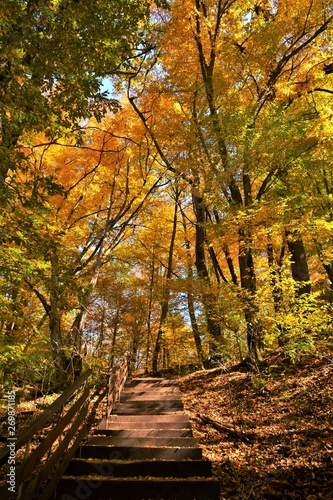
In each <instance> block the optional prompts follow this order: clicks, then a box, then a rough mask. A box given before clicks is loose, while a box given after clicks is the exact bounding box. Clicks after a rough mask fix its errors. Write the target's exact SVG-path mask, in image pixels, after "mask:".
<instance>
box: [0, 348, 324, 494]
mask: <svg viewBox="0 0 333 500" xmlns="http://www.w3.org/2000/svg"><path fill="white" fill-rule="evenodd" d="M178 380H179V385H180V389H181V391H182V399H183V401H184V406H185V410H186V411H187V412H188V413H189V415H190V419H191V422H192V427H193V433H194V436H195V437H196V438H197V440H198V442H199V444H200V446H201V447H202V449H203V453H204V457H205V458H207V459H209V460H211V461H212V463H213V470H214V475H215V476H216V477H218V478H219V479H220V482H221V500H295V499H299V500H314V499H323V500H328V499H333V493H332V492H333V346H332V345H331V346H330V345H329V344H328V343H325V345H321V346H320V347H318V349H317V350H316V352H315V353H313V354H308V355H303V356H302V357H301V359H300V360H299V361H297V362H295V363H293V362H292V361H291V360H290V358H289V357H287V356H286V355H284V354H283V353H282V352H277V353H274V354H270V355H268V356H266V357H265V359H264V360H263V361H262V362H261V363H260V371H259V373H248V372H245V371H244V368H243V367H242V365H237V366H220V367H218V368H214V369H211V370H205V371H199V372H195V373H192V374H190V375H186V376H183V377H180V378H179V379H178ZM56 397H57V395H56V394H52V395H50V396H46V397H44V398H40V399H39V398H36V397H35V398H32V399H30V398H27V399H28V400H24V399H23V400H22V401H21V402H20V403H19V404H18V405H17V414H16V425H17V430H18V431H19V430H21V429H22V428H24V427H26V426H27V425H29V423H30V421H31V420H32V419H33V418H35V417H36V416H38V414H39V413H41V412H42V411H43V410H44V409H45V407H47V406H48V405H49V404H50V403H51V402H53V400H54V399H55V398H56ZM2 403H3V404H2V405H1V406H0V446H1V445H3V444H5V441H6V435H7V432H6V425H7V422H6V421H7V418H6V405H5V404H4V403H5V401H2ZM102 406H103V405H102ZM101 416H102V413H100V414H99V412H97V414H96V415H95V417H94V419H95V420H96V422H97V421H98V420H99V419H100V418H101ZM46 430H47V429H46ZM0 472H1V471H0Z"/></svg>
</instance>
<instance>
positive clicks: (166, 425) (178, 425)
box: [98, 420, 191, 432]
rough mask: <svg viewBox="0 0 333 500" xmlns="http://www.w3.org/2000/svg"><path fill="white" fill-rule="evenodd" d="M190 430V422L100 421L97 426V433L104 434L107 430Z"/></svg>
mask: <svg viewBox="0 0 333 500" xmlns="http://www.w3.org/2000/svg"><path fill="white" fill-rule="evenodd" d="M138 428H140V429H161V430H162V429H165V430H168V429H171V430H172V429H180V430H181V429H190V428H191V424H190V422H184V421H180V422H155V423H151V422H133V421H132V422H123V423H122V422H108V421H107V420H102V422H101V423H100V424H99V427H98V432H104V431H105V430H108V429H122V430H126V429H128V430H129V429H138Z"/></svg>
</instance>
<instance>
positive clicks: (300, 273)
mask: <svg viewBox="0 0 333 500" xmlns="http://www.w3.org/2000/svg"><path fill="white" fill-rule="evenodd" d="M286 236H287V246H288V250H289V252H290V254H291V258H292V262H291V273H292V277H293V279H294V280H295V281H296V283H297V284H298V288H297V291H296V295H297V296H298V297H300V296H302V295H304V294H309V293H311V283H310V273H309V267H308V261H307V258H306V253H305V248H304V244H303V240H302V237H301V235H300V234H299V232H298V231H297V230H296V229H295V230H293V231H288V230H286Z"/></svg>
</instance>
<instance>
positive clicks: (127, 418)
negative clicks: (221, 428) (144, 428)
mask: <svg viewBox="0 0 333 500" xmlns="http://www.w3.org/2000/svg"><path fill="white" fill-rule="evenodd" d="M188 421H189V417H188V415H186V414H185V413H174V414H171V415H116V414H114V415H111V416H110V417H109V418H108V422H109V423H112V422H121V423H123V422H136V423H138V422H149V423H154V424H155V423H157V422H188Z"/></svg>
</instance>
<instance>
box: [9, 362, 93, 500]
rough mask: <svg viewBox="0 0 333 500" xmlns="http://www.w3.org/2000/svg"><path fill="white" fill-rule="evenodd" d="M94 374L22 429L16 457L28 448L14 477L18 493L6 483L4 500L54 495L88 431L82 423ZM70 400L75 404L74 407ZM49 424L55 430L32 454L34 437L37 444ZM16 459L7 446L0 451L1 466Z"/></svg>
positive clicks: (84, 377)
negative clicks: (26, 427)
mask: <svg viewBox="0 0 333 500" xmlns="http://www.w3.org/2000/svg"><path fill="white" fill-rule="evenodd" d="M91 373H92V370H87V371H86V372H85V373H83V374H82V375H81V376H80V377H79V378H78V379H77V380H76V382H74V383H73V384H72V385H71V386H70V387H69V388H68V389H66V390H65V391H64V392H63V394H62V395H61V396H59V398H58V399H56V401H54V402H53V403H52V404H51V405H50V406H49V407H48V408H47V409H46V410H45V411H44V412H43V413H42V414H41V415H40V416H39V417H37V418H36V419H35V420H34V421H33V422H32V424H31V425H30V427H28V429H26V430H23V431H22V432H21V433H20V434H18V436H17V438H16V440H15V441H13V442H14V443H15V451H16V456H17V452H18V450H21V449H22V448H23V450H24V447H25V451H24V460H23V463H21V464H20V465H17V466H16V467H15V475H13V478H14V480H13V482H14V484H15V488H14V489H15V494H13V493H12V491H10V490H9V486H10V485H9V484H8V483H6V484H4V485H2V486H1V487H0V498H1V499H2V500H5V499H7V498H16V499H18V500H32V499H33V498H38V500H46V499H49V498H50V497H51V496H52V493H53V492H54V490H55V487H56V485H57V483H58V481H59V478H60V477H61V475H62V474H63V473H64V471H65V469H66V468H67V465H68V464H69V462H70V460H71V458H72V457H73V456H74V454H75V452H76V450H77V448H78V447H79V445H80V442H81V441H82V439H83V437H84V436H85V434H86V432H87V425H86V423H83V421H84V419H85V417H86V415H87V413H88V402H89V394H90V389H89V383H88V382H89V377H90V375H91ZM71 400H73V401H74V402H73V403H72V404H71ZM50 421H53V427H52V429H51V430H50V431H48V434H47V435H46V436H45V437H44V439H43V440H42V441H41V442H40V444H39V445H38V446H37V447H36V448H35V449H33V451H31V448H32V440H33V438H35V439H34V442H38V441H39V440H40V437H38V433H39V431H41V430H42V429H44V428H45V427H46V425H47V424H49V425H50ZM82 424H83V425H82ZM69 426H70V427H69ZM36 436H37V439H36ZM10 459H11V460H10ZM15 460H16V458H15V459H13V451H11V450H10V449H9V447H8V445H6V446H5V447H4V448H3V449H2V450H1V451H0V467H1V466H3V465H4V464H5V463H6V462H7V463H8V464H10V463H13V461H15Z"/></svg>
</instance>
